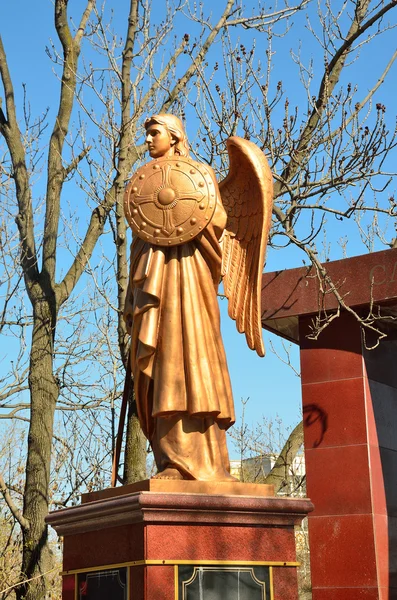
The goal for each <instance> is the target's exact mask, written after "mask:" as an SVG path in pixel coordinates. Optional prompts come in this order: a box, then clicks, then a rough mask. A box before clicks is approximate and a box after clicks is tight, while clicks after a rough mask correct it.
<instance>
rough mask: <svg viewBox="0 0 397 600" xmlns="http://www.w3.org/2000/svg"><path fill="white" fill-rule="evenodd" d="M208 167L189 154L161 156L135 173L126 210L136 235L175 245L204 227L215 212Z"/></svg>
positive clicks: (150, 240) (153, 242)
mask: <svg viewBox="0 0 397 600" xmlns="http://www.w3.org/2000/svg"><path fill="white" fill-rule="evenodd" d="M215 206H216V191H215V186H214V182H213V180H212V177H211V173H210V171H209V169H207V168H206V166H205V165H202V164H200V163H198V162H196V161H194V160H192V159H191V158H189V157H180V156H178V157H177V156H175V157H174V156H173V157H167V158H164V157H162V158H159V159H155V160H152V161H151V162H149V163H147V164H146V165H144V166H143V167H141V168H140V169H138V171H137V172H136V173H135V175H134V176H133V177H132V179H131V181H130V182H129V184H128V186H127V188H126V191H125V196H124V210H125V216H126V219H127V221H128V223H129V224H130V226H131V229H132V231H133V232H134V234H135V235H137V236H138V237H140V238H141V239H143V240H145V241H148V242H150V243H151V244H155V245H157V246H176V245H179V244H184V243H185V242H188V241H189V240H191V239H193V238H195V237H196V235H198V234H199V233H201V232H202V231H203V229H205V228H206V227H207V225H208V223H209V222H210V221H211V219H212V216H213V214H214V212H215Z"/></svg>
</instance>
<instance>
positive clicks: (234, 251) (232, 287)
mask: <svg viewBox="0 0 397 600" xmlns="http://www.w3.org/2000/svg"><path fill="white" fill-rule="evenodd" d="M226 143H227V150H228V153H229V163H230V164H229V173H228V175H227V177H226V178H225V179H224V180H223V181H222V182H221V183H220V184H219V189H220V192H221V196H222V202H223V205H224V207H225V209H226V212H227V215H228V219H227V224H226V230H225V233H224V238H223V256H222V276H223V285H224V289H225V295H226V297H227V298H228V301H229V307H228V308H229V316H230V317H231V318H232V319H234V320H235V321H236V325H237V329H238V331H239V332H240V333H245V336H246V338H247V343H248V346H249V347H250V348H251V350H256V352H257V353H258V354H259V356H264V355H265V348H264V344H263V339H262V325H261V281H262V270H263V265H264V262H265V252H266V245H267V240H268V236H269V230H270V225H271V216H272V206H273V178H272V173H271V171H270V168H269V165H268V162H267V160H266V157H265V155H264V154H263V152H262V151H261V150H260V149H259V148H258V147H257V146H256V145H255V144H253V143H252V142H249V141H247V140H244V139H242V138H240V137H237V136H233V137H230V138H229V139H228V140H227V142H226Z"/></svg>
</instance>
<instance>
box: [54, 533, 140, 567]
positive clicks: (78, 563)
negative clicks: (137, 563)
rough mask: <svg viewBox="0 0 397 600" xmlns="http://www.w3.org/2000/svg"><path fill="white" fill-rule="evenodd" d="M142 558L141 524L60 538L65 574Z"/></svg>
mask: <svg viewBox="0 0 397 600" xmlns="http://www.w3.org/2000/svg"><path fill="white" fill-rule="evenodd" d="M143 557H144V547H143V525H142V524H136V525H126V526H125V527H109V528H108V529H102V530H99V531H87V532H85V533H80V534H76V535H70V536H65V538H64V552H63V569H64V570H65V571H69V570H72V569H85V568H86V567H95V566H101V565H109V564H116V563H123V562H128V561H132V560H142V558H143Z"/></svg>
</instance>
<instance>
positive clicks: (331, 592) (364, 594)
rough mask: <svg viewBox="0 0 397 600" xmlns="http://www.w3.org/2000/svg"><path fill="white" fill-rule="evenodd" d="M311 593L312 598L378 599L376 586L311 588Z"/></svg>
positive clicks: (337, 599)
mask: <svg viewBox="0 0 397 600" xmlns="http://www.w3.org/2000/svg"><path fill="white" fill-rule="evenodd" d="M312 593H313V600H380V598H379V593H378V588H374V587H366V588H363V587H361V588H351V587H346V588H340V587H338V588H337V587H329V588H313V591H312ZM384 600H386V598H385V599H384Z"/></svg>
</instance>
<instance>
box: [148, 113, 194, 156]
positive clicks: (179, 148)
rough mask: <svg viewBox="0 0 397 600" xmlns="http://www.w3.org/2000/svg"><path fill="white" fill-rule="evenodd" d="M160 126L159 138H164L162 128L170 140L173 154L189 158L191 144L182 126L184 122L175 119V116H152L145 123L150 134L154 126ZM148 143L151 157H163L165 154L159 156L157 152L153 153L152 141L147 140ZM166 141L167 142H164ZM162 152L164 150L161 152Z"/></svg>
mask: <svg viewBox="0 0 397 600" xmlns="http://www.w3.org/2000/svg"><path fill="white" fill-rule="evenodd" d="M155 125H159V126H160V128H161V129H160V128H159V130H160V131H159V134H157V135H159V138H161V136H162V133H163V131H162V128H164V129H165V130H166V132H167V133H168V135H169V139H170V148H172V150H173V152H172V153H173V154H179V155H180V156H188V154H189V144H188V141H187V137H186V133H185V130H184V128H183V125H182V121H181V120H180V119H178V117H175V115H168V114H160V115H152V116H151V117H149V118H148V119H146V121H145V129H146V132H147V133H149V132H150V130H151V129H153V126H155ZM146 141H147V143H148V146H149V152H150V156H152V158H158V156H163V155H164V154H157V152H156V150H153V151H151V149H150V143H151V140H149V139H148V137H147V138H146ZM164 141H165V140H164ZM153 144H155V142H154V140H153ZM165 147H166V144H165ZM160 152H162V150H160Z"/></svg>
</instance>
